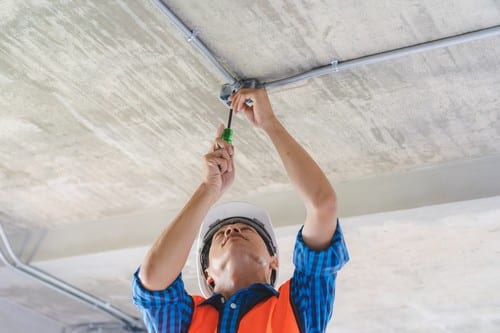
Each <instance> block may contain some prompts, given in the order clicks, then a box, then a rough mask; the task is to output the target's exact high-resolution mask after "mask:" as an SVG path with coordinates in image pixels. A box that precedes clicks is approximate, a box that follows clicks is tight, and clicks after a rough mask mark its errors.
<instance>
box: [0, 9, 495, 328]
mask: <svg viewBox="0 0 500 333" xmlns="http://www.w3.org/2000/svg"><path fill="white" fill-rule="evenodd" d="M166 3H168V5H169V6H170V7H171V8H172V9H173V10H174V11H175V12H176V13H177V14H178V15H179V17H180V18H181V19H182V20H184V21H185V23H186V24H187V25H188V26H190V27H192V28H195V27H196V28H197V29H199V30H200V32H201V33H200V35H199V38H200V39H202V40H203V41H204V42H205V43H206V44H207V46H208V47H209V48H210V49H211V50H213V52H214V53H215V54H216V55H217V57H218V59H219V60H220V62H221V63H222V64H224V65H225V66H227V68H228V69H229V70H232V71H234V73H235V74H237V75H238V76H240V77H248V78H257V79H260V80H263V81H268V80H272V79H278V78H282V77H287V76H290V75H293V74H297V73H300V72H303V71H305V70H308V69H311V68H314V67H317V66H321V65H325V64H328V63H329V62H330V61H331V60H332V59H334V58H336V59H339V60H342V61H344V60H349V59H353V58H358V57H361V56H364V55H369V54H373V53H377V52H381V51H386V50H391V49H395V48H399V47H403V46H408V45H413V44H418V43H422V42H426V41H430V40H435V39H438V38H443V37H447V36H452V35H457V34H460V33H465V32H469V31H474V30H478V29H482V28H487V27H491V26H497V25H499V24H500V1H495V0H480V1H472V0H460V1H430V0H429V1H413V0H412V1H405V2H398V1H388V0H387V1H377V2H373V3H367V2H362V1H341V2H340V1H339V2H335V3H333V4H332V3H330V2H327V1H308V2H301V1H271V2H268V1H260V0H259V1H253V2H252V3H251V4H246V3H244V2H235V1H218V2H216V3H214V2H206V1H168V2H166ZM0 8H1V10H0V223H1V224H2V225H3V226H4V227H5V228H6V229H7V231H8V234H9V237H10V238H11V240H12V241H13V245H14V247H15V250H16V252H17V253H18V254H19V255H20V256H21V258H23V259H24V260H27V261H33V262H39V261H40V260H67V261H66V262H65V265H67V267H73V268H75V267H83V266H79V265H80V264H81V263H80V261H79V259H78V260H77V259H75V260H74V261H73V264H70V262H71V258H81V257H82V256H91V255H98V254H99V253H107V254H109V253H111V252H110V251H118V252H112V253H115V254H114V255H115V258H118V256H120V255H123V253H122V252H119V251H127V249H130V248H134V247H141V248H142V247H144V246H146V245H147V244H150V243H151V242H152V241H153V239H154V237H155V235H156V234H157V233H158V232H159V230H161V229H162V228H163V227H164V225H165V224H166V223H168V221H169V219H170V218H171V217H172V216H173V215H174V214H175V212H176V211H177V210H178V209H179V208H180V207H181V206H182V204H183V203H184V202H185V200H186V199H187V198H188V197H189V195H190V193H191V192H192V190H193V189H194V188H195V186H196V185H197V184H198V182H199V180H200V177H201V156H202V155H203V154H204V153H205V151H206V150H207V148H208V146H209V144H210V140H211V139H212V137H213V135H214V131H215V128H216V127H217V124H218V123H220V122H225V121H226V118H227V110H226V109H225V108H224V106H223V105H222V104H221V103H220V102H219V101H218V99H217V96H218V92H219V89H220V85H221V84H223V83H226V82H225V80H224V78H223V77H221V76H220V74H219V73H218V72H217V71H216V70H215V69H214V68H213V67H212V66H211V64H210V63H209V62H207V61H206V60H205V59H204V58H203V57H202V56H201V55H200V54H199V53H198V52H197V50H196V49H194V48H193V47H192V46H191V45H190V44H189V43H188V42H187V41H186V40H185V39H184V38H183V37H182V35H181V34H180V33H179V32H178V31H177V30H176V29H175V28H174V27H173V26H172V25H171V24H170V23H169V22H168V21H167V20H166V18H165V17H164V16H163V15H162V14H161V13H160V12H159V11H158V10H157V9H156V8H155V7H154V6H153V5H152V4H151V3H150V2H149V1H146V0H142V1H118V2H111V1H99V2H93V1H48V0H45V1H44V0H36V1H35V0H33V1H22V2H20V1H14V0H2V1H0ZM498 59H500V37H494V38H489V39H484V40H480V41H475V42H470V43H466V44H462V45H458V46H454V47H450V48H444V49H440V50H434V51H429V52H426V53H421V54H418V55H413V56H408V57H404V58H399V59H397V60H393V61H390V62H385V63H380V64H377V65H372V66H366V67H361V68H357V69H355V70H352V71H346V72H339V73H336V74H335V75H331V76H324V77H321V78H316V79H312V80H309V81H307V82H302V83H299V84H296V85H294V86H292V87H286V88H282V89H279V90H273V91H271V92H270V96H271V101H272V103H273V106H274V108H275V111H276V113H277V115H278V117H279V118H280V119H281V120H282V121H283V123H284V124H285V126H286V127H287V128H288V129H289V130H290V132H291V133H292V134H294V135H295V136H296V138H297V139H298V140H299V141H300V142H301V143H302V144H303V145H304V146H305V147H306V149H308V151H310V152H311V154H312V155H313V156H314V157H315V159H316V160H317V161H318V163H319V164H320V165H321V166H322V168H323V169H324V170H325V172H326V173H327V175H328V177H329V178H330V179H331V180H332V182H333V183H334V185H335V187H336V189H337V192H338V193H339V197H340V200H341V205H340V206H341V212H342V216H352V215H361V214H367V213H377V212H383V211H388V210H397V209H407V208H413V207H420V206H426V205H432V204H439V203H445V202H451V201H458V200H470V199H476V198H484V197H492V196H495V195H500V177H498V170H499V169H500V111H499V110H500V98H499V93H498V91H500V61H499V60H498ZM233 127H234V129H235V145H236V149H237V156H236V162H237V172H238V175H237V180H236V182H235V184H234V186H233V188H232V189H231V190H230V191H229V193H228V194H227V196H226V198H225V199H229V198H231V199H233V198H237V199H245V200H250V201H253V202H258V203H262V204H263V205H264V206H265V207H266V208H268V209H269V210H270V212H271V215H272V216H273V218H274V221H275V224H276V225H278V226H282V227H285V226H287V225H297V224H300V223H301V222H302V220H301V219H302V217H303V209H302V208H301V206H300V204H298V205H295V203H299V202H298V199H297V197H296V196H295V195H294V194H293V192H292V191H291V188H290V186H289V185H288V180H287V177H286V175H285V173H284V171H283V169H282V166H281V163H280V161H279V158H278V156H277V154H276V153H275V152H274V150H273V148H272V146H271V145H270V142H269V140H268V139H267V138H266V137H265V136H264V135H263V133H261V132H259V131H256V130H254V129H252V128H251V127H250V126H249V125H248V124H247V123H246V121H245V120H244V119H242V118H241V119H240V118H237V119H235V120H234V124H233ZM290 206H293V207H294V208H293V209H288V208H289V207H290ZM284 207H286V208H287V209H284ZM497 221H498V219H497ZM415 223H416V222H415ZM414 227H415V228H417V227H418V226H417V225H415V226H414ZM285 228H286V227H285ZM479 228H481V227H479ZM484 228H487V227H486V226H484ZM481 230H483V231H484V232H486V230H487V229H481ZM428 232H430V229H429V230H428ZM283 237H288V236H283ZM457 237H458V236H457ZM497 238H498V236H497ZM289 241H290V242H293V239H291V240H289ZM408 242H415V243H418V240H408ZM285 243H286V242H285ZM120 253H121V254H120ZM141 253H142V252H141ZM103 255H104V254H103ZM110 260H111V261H113V260H114V259H110ZM116 260H118V259H116ZM359 260H360V261H361V263H367V261H365V260H369V259H368V258H366V259H359ZM443 260H444V259H443ZM137 262H140V259H138V260H137V261H135V260H134V261H133V264H132V265H131V266H130V267H129V270H130V271H133V270H134V268H135V266H136V264H137ZM108 264H109V262H108ZM90 267H92V266H90ZM49 268H50V267H49ZM75 269H76V268H75ZM93 269H95V270H96V271H98V269H97V268H95V267H94V268H92V270H90V271H87V272H86V273H85V274H84V273H83V272H82V273H81V274H82V275H81V276H80V279H78V276H76V275H75V280H74V281H76V282H78V281H80V282H81V281H83V280H82V279H83V277H85V279H87V280H92V279H95V283H96V286H95V287H92V286H90V287H89V288H88V290H92V291H93V292H95V293H96V294H98V295H101V297H103V298H106V299H108V300H110V301H113V300H120V299H122V300H124V299H128V297H129V295H128V294H126V295H124V294H123V289H120V288H116V289H115V288H113V287H111V286H112V285H113V284H114V281H115V279H107V280H106V279H105V278H104V277H102V276H101V277H99V278H98V277H97V275H96V276H93V275H92V271H93ZM103 269H104V268H103ZM106 269H110V271H108V273H109V274H110V276H113V277H114V278H116V279H123V280H121V281H122V282H124V281H128V279H129V278H130V276H129V275H120V276H118V277H117V276H116V274H114V275H113V274H112V272H111V271H112V269H113V267H108V268H106ZM401 269H402V270H407V271H406V272H407V273H408V272H409V271H411V267H406V266H405V267H402V268H401ZM444 269H445V270H446V268H444ZM55 271H57V272H59V273H61V272H60V270H55ZM77 271H78V272H80V271H79V270H77ZM448 273H450V274H451V272H448ZM8 274H12V273H6V272H3V271H2V275H1V276H2V277H1V278H0V283H1V284H2V290H3V291H2V294H1V298H0V300H1V302H0V313H1V312H4V313H13V311H21V310H19V309H18V307H20V306H23V307H26V306H27V304H29V303H33V304H35V305H36V304H39V305H40V306H39V307H38V306H31V307H28V308H30V309H31V310H26V311H31V312H32V317H33V318H38V317H39V316H40V315H39V312H41V313H42V314H44V316H45V317H44V318H47V317H49V318H52V319H53V321H51V322H50V323H47V325H49V326H50V325H56V324H54V322H58V320H60V318H55V317H57V316H56V315H54V313H57V312H59V310H57V311H52V312H51V311H42V310H40V308H41V304H43V303H44V300H46V299H50V297H57V296H49V295H52V294H51V293H49V291H46V290H44V289H39V287H37V285H36V284H33V285H32V287H30V288H27V289H25V290H24V291H22V292H21V291H20V289H16V288H14V289H11V290H9V287H8V285H9V283H10V282H9V281H12V279H13V278H14V277H15V276H16V275H12V276H11V275H8ZM16 279H17V278H16ZM87 286H88V285H87ZM401 287H402V288H403V287H404V285H402V286H401ZM26 290H30V293H29V294H28V293H27V291H26ZM497 290H498V289H497ZM16 295H17V296H16ZM20 297H21V298H22V297H25V300H24V301H20ZM436 297H438V296H436ZM54 302H58V303H60V304H63V301H62V300H60V299H57V300H54ZM16 304H17V305H16ZM120 305H122V306H124V307H125V308H126V309H127V310H129V312H130V313H132V312H133V311H134V309H133V308H132V307H131V306H130V305H126V302H125V301H123V302H121V303H120ZM75 307H76V306H75ZM2 309H6V310H2ZM67 309H68V312H67V313H65V314H64V318H65V319H64V320H63V322H64V323H66V324H68V325H73V324H78V323H82V322H84V321H85V320H88V321H101V320H103V318H100V317H99V315H96V316H97V317H93V314H92V315H84V314H82V315H75V314H77V313H80V312H79V311H80V310H79V309H78V308H73V307H68V308H67ZM70 309H71V310H70ZM490 309H491V308H490ZM31 312H30V313H31ZM405 313H406V312H405ZM406 314H407V313H406ZM403 315H405V314H403ZM0 318H1V315H0ZM72 318H74V319H72ZM52 319H50V320H52ZM34 320H35V319H34ZM37 320H38V319H37ZM496 320H498V318H497V319H496ZM51 327H52V326H51ZM496 327H498V326H496ZM26 330H27V331H29V329H26ZM402 330H403V331H408V332H409V331H411V330H410V329H407V330H405V329H404V328H402ZM346 331H347V330H346ZM365 331H370V330H365ZM375 331H380V330H375ZM413 331H415V332H420V331H419V330H413ZM436 332H441V331H438V330H436ZM463 332H466V330H464V331H463Z"/></svg>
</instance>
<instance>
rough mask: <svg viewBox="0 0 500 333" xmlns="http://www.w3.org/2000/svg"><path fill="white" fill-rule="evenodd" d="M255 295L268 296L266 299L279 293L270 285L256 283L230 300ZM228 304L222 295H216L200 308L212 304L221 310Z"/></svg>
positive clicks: (205, 301)
mask: <svg viewBox="0 0 500 333" xmlns="http://www.w3.org/2000/svg"><path fill="white" fill-rule="evenodd" d="M245 292H248V293H255V294H263V295H262V296H266V298H268V297H271V296H279V292H278V291H277V290H276V289H274V288H273V286H271V285H270V284H269V283H262V282H258V283H254V284H251V285H250V286H248V287H246V288H243V289H240V290H238V291H237V292H236V293H235V294H234V295H232V296H231V297H230V298H233V297H234V296H235V295H236V294H240V293H245ZM225 302H227V300H226V299H225V298H224V296H222V294H220V293H214V294H213V295H212V296H210V297H209V298H207V299H206V300H204V301H203V302H201V303H199V304H198V306H203V305H207V304H210V305H212V306H214V307H216V308H219V307H220V306H222V307H223V306H224V303H225Z"/></svg>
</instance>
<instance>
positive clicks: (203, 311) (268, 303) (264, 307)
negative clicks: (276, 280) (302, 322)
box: [188, 280, 300, 333]
mask: <svg viewBox="0 0 500 333" xmlns="http://www.w3.org/2000/svg"><path fill="white" fill-rule="evenodd" d="M278 291H279V296H274V295H273V296H271V297H269V298H268V299H267V300H265V301H263V302H261V303H258V304H257V305H255V306H254V307H253V308H252V309H250V311H248V312H247V313H246V314H245V315H244V316H243V318H241V321H240V325H239V327H238V333H256V332H258V333H281V332H283V333H299V332H300V330H299V326H298V324H297V319H296V318H295V314H294V311H293V307H292V303H291V301H290V280H288V281H287V282H285V283H284V284H282V285H281V287H280V288H279V290H278ZM192 297H193V301H194V312H193V317H192V319H191V325H190V326H189V330H188V332H189V333H217V325H218V324H219V312H218V311H217V310H216V309H215V308H214V307H212V306H200V307H199V306H198V304H200V303H201V302H203V301H204V300H205V298H203V297H201V296H192Z"/></svg>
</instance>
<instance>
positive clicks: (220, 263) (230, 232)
mask: <svg viewBox="0 0 500 333" xmlns="http://www.w3.org/2000/svg"><path fill="white" fill-rule="evenodd" d="M208 257H209V267H208V269H207V272H208V273H209V275H212V274H211V273H215V274H214V275H217V272H218V271H220V270H223V269H225V265H226V264H227V263H228V261H230V260H242V261H247V262H248V263H249V264H250V265H252V264H255V265H256V267H259V265H262V266H263V267H264V266H265V265H268V263H271V267H272V268H273V269H277V258H276V257H274V256H271V255H270V254H269V252H268V250H267V247H266V244H265V242H264V240H263V239H262V237H261V236H260V235H259V233H258V232H257V230H255V229H254V228H253V227H251V226H249V225H248V224H245V223H241V222H238V220H237V219H235V223H233V224H228V225H225V226H223V227H221V228H220V229H219V230H217V232H215V234H214V235H213V237H212V245H211V247H210V251H209V255H208Z"/></svg>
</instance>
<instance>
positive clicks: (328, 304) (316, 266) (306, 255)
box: [133, 223, 349, 333]
mask: <svg viewBox="0 0 500 333" xmlns="http://www.w3.org/2000/svg"><path fill="white" fill-rule="evenodd" d="M347 261H349V254H348V252H347V248H346V245H345V241H344V236H343V234H342V230H341V228H340V224H338V223H337V229H336V231H335V234H334V235H333V239H332V242H331V244H330V246H329V247H328V248H327V249H325V250H322V251H314V250H312V249H310V248H309V247H308V246H307V245H305V243H304V241H303V239H302V228H300V230H299V232H298V234H297V239H296V242H295V248H294V252H293V263H294V265H295V270H294V272H293V276H292V278H291V291H290V296H291V301H292V305H293V307H294V309H295V313H296V315H297V323H298V324H299V327H300V329H301V331H302V332H307V333H312V332H324V331H325V329H326V326H327V324H328V321H329V320H330V318H331V317H332V310H333V300H334V298H335V279H336V277H337V271H338V270H340V269H341V268H342V266H344V264H345V263H346V262H347ZM277 295H278V292H277V291H276V290H275V289H274V288H273V287H272V286H271V285H269V284H265V283H255V284H252V285H251V286H249V287H247V288H244V289H241V290H239V291H237V292H236V293H235V294H233V295H231V297H230V298H229V299H228V300H224V298H223V297H222V295H221V294H214V295H213V296H211V297H210V298H208V299H207V300H205V301H204V302H202V303H200V304H199V305H198V306H213V307H215V308H216V309H217V310H218V312H219V322H220V326H219V332H220V333H230V332H236V331H237V329H238V324H239V320H240V319H241V318H242V317H243V315H244V314H245V313H247V312H248V311H249V310H251V309H252V307H253V306H254V305H256V304H257V303H259V302H262V301H264V300H266V299H268V298H269V297H272V296H277ZM133 299H134V303H135V304H136V305H137V306H138V307H139V308H140V309H141V310H142V313H143V317H144V322H145V323H146V326H147V328H148V331H149V332H150V333H181V332H187V331H188V329H189V324H190V322H191V317H192V314H193V299H192V298H191V296H189V294H188V293H187V292H186V290H185V289H184V283H183V282H182V275H181V274H179V276H178V277H177V279H176V280H175V281H174V282H173V283H172V284H171V285H170V286H169V287H168V288H167V289H165V290H161V291H149V290H147V289H145V288H144V287H143V286H142V285H141V282H140V280H139V277H138V271H137V272H136V273H135V274H134V280H133ZM233 303H234V304H236V308H237V309H238V311H234V304H233ZM230 304H231V305H232V306H233V308H231V307H230Z"/></svg>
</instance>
